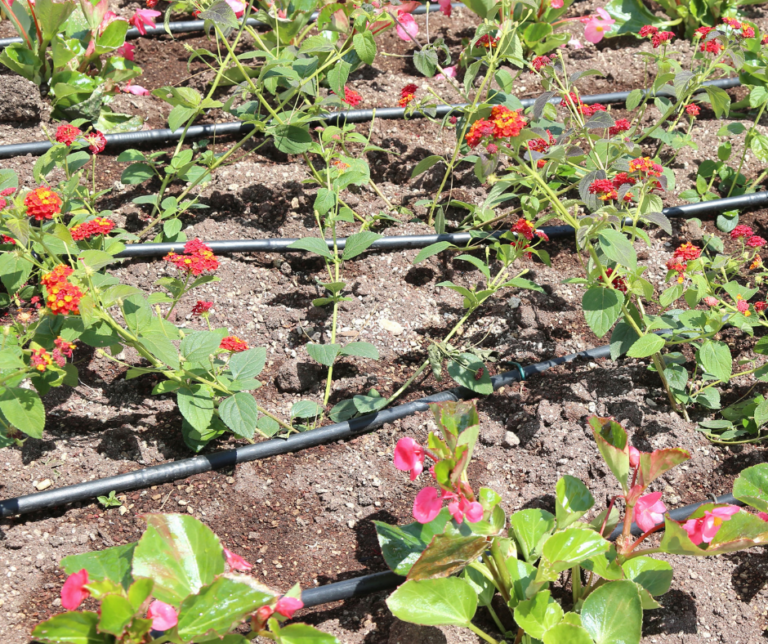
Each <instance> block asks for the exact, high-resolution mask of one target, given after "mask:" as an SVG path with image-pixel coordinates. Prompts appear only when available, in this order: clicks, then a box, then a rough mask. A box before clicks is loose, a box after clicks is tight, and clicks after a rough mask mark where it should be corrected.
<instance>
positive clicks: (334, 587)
mask: <svg viewBox="0 0 768 644" xmlns="http://www.w3.org/2000/svg"><path fill="white" fill-rule="evenodd" d="M713 502H716V503H729V504H731V505H744V504H743V503H742V502H741V501H738V500H737V499H735V498H734V497H733V495H732V494H726V495H724V496H719V497H717V498H716V499H707V500H706V501H699V502H697V503H692V504H691V505H686V506H683V507H682V508H676V509H674V510H671V511H670V512H669V513H668V516H669V518H670V519H672V520H673V521H678V522H679V521H684V520H685V519H687V518H688V517H689V516H691V515H692V514H693V513H694V512H695V511H696V510H698V509H699V508H700V507H701V506H702V505H704V504H705V503H713ZM631 532H632V534H633V535H634V536H636V537H639V536H640V535H641V534H643V531H642V530H641V529H640V528H639V527H638V526H637V524H636V523H633V524H632V529H631ZM620 534H621V526H619V527H617V528H616V529H615V530H614V531H613V532H612V533H611V535H610V536H609V537H608V539H609V540H610V541H614V540H615V539H616V538H617V537H618V536H619V535H620ZM404 582H405V577H403V576H401V575H397V574H395V573H394V572H391V571H386V572H376V573H373V574H372V575H363V576H361V577H355V578H354V579H345V580H344V581H337V582H334V583H332V584H326V585H324V586H320V587H319V588H308V589H307V590H305V591H304V592H302V593H301V601H302V602H303V603H304V608H312V607H314V606H319V605H320V604H328V603H330V602H336V601H341V600H344V599H354V598H356V597H365V596H366V595H371V594H373V593H377V592H380V591H384V590H394V589H395V588H397V587H398V586H399V585H400V584H402V583H404Z"/></svg>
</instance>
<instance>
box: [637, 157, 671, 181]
mask: <svg viewBox="0 0 768 644" xmlns="http://www.w3.org/2000/svg"><path fill="white" fill-rule="evenodd" d="M663 170H664V169H663V168H662V167H661V166H660V165H659V164H658V163H654V162H653V161H652V160H651V158H650V157H640V158H638V159H632V160H631V161H630V162H629V171H630V172H637V173H638V174H639V175H640V176H641V177H642V176H646V177H660V176H661V175H662V172H663Z"/></svg>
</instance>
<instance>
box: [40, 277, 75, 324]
mask: <svg viewBox="0 0 768 644" xmlns="http://www.w3.org/2000/svg"><path fill="white" fill-rule="evenodd" d="M71 273H72V269H71V268H69V267H68V266H64V265H59V266H57V267H56V268H55V269H53V271H52V272H50V273H47V274H46V275H44V276H43V278H42V282H43V284H44V285H45V288H46V289H47V291H48V299H47V300H46V302H47V304H48V308H49V309H51V312H52V313H53V314H54V315H67V314H68V313H74V314H75V315H78V314H79V313H80V310H79V308H78V306H79V305H80V300H81V298H82V297H83V292H82V291H81V290H80V288H79V287H77V286H75V285H74V284H71V283H70V282H68V281H67V277H68V276H69V275H70V274H71Z"/></svg>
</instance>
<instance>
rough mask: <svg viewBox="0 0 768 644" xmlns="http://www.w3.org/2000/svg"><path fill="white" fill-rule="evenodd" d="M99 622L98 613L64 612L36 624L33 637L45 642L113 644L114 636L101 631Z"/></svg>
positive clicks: (57, 643)
mask: <svg viewBox="0 0 768 644" xmlns="http://www.w3.org/2000/svg"><path fill="white" fill-rule="evenodd" d="M98 623H99V616H98V615H97V614H96V613H91V612H88V611H84V612H81V613H77V612H70V613H62V614H61V615H56V616H55V617H52V618H51V619H49V620H47V621H45V622H43V623H42V624H38V625H37V626H35V630H33V631H32V637H34V638H35V639H36V640H38V641H40V642H43V643H44V644H112V643H113V642H114V641H115V640H114V638H113V637H112V636H111V635H108V634H107V633H99V631H98Z"/></svg>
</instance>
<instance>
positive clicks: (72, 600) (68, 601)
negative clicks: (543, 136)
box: [61, 568, 91, 610]
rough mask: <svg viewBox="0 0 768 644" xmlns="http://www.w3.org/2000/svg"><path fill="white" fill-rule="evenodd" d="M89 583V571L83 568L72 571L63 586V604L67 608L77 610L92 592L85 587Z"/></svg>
mask: <svg viewBox="0 0 768 644" xmlns="http://www.w3.org/2000/svg"><path fill="white" fill-rule="evenodd" d="M87 583H88V571H87V570H86V569H85V568H83V569H82V570H81V571H79V572H75V573H72V574H71V575H70V576H69V577H67V580H66V581H65V582H64V585H63V586H62V587H61V605H62V606H63V607H64V608H66V609H67V610H75V609H76V608H77V607H78V606H79V605H80V604H82V603H83V600H85V599H87V598H88V597H90V596H91V593H90V592H89V591H88V590H86V589H85V588H83V586H85V585H86V584H87Z"/></svg>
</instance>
